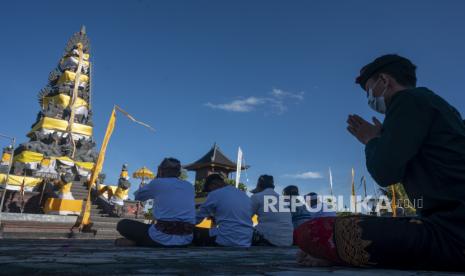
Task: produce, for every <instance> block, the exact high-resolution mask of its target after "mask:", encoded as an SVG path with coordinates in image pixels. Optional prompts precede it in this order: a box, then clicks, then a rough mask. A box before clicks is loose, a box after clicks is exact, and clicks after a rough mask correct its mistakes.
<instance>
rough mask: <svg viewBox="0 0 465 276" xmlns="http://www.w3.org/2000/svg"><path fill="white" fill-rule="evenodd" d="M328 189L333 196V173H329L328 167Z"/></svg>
mask: <svg viewBox="0 0 465 276" xmlns="http://www.w3.org/2000/svg"><path fill="white" fill-rule="evenodd" d="M329 191H330V193H331V196H333V174H332V173H331V168H329Z"/></svg>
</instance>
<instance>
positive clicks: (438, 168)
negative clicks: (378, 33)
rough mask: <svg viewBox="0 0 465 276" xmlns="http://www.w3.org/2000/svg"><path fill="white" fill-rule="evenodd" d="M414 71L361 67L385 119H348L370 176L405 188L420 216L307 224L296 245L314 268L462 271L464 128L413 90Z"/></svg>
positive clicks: (434, 100)
mask: <svg viewBox="0 0 465 276" xmlns="http://www.w3.org/2000/svg"><path fill="white" fill-rule="evenodd" d="M415 69H416V66H415V65H413V64H412V62H410V61H409V60H408V59H406V58H404V57H401V56H398V55H385V56H381V57H379V58H377V59H375V60H374V61H373V62H372V63H370V64H368V65H366V66H365V67H363V68H362V70H361V72H360V76H359V77H358V78H357V79H356V83H358V84H359V85H360V87H361V88H362V89H363V90H364V91H365V93H366V94H367V96H368V104H369V106H370V107H371V108H373V109H374V110H375V111H377V112H379V113H381V114H385V119H384V122H383V123H381V122H380V121H378V120H377V119H375V118H373V124H371V123H369V122H367V121H365V120H364V119H362V118H361V117H360V116H358V115H350V116H349V118H348V120H347V122H348V127H347V128H348V131H349V132H350V133H351V134H352V135H353V136H355V137H356V138H357V139H358V140H359V141H360V142H361V143H362V144H363V145H365V155H366V165H367V168H368V171H369V173H370V174H371V176H372V177H373V179H374V180H375V181H376V182H377V183H378V184H379V185H380V186H382V187H387V186H389V185H392V184H396V183H399V182H401V183H402V184H403V185H404V187H405V191H406V193H407V195H408V197H409V199H410V200H411V201H412V202H419V200H421V201H422V206H418V208H417V217H415V218H407V217H401V218H389V217H360V216H354V217H337V218H319V219H315V220H312V221H310V222H307V223H304V224H303V225H301V226H300V227H299V228H298V229H297V230H296V231H297V235H296V236H297V244H298V245H299V247H300V248H301V249H302V250H303V251H305V252H306V253H308V256H310V257H312V258H313V259H312V260H310V264H318V263H319V261H318V259H319V260H321V259H323V262H328V261H329V262H331V263H333V264H334V263H336V264H346V265H353V266H378V267H393V268H394V267H395V268H409V269H441V270H442V269H444V270H464V269H465V125H464V124H463V119H462V117H461V115H460V114H459V112H458V111H457V110H456V109H455V108H454V107H453V106H452V105H450V104H449V103H448V102H447V101H445V100H444V99H443V98H441V97H440V96H438V95H437V94H435V93H434V92H433V91H431V90H429V89H427V88H424V87H416V81H417V78H416V74H415ZM316 248H319V250H316ZM354 252H356V254H354ZM315 258H317V259H315ZM307 261H309V260H307Z"/></svg>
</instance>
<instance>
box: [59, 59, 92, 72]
mask: <svg viewBox="0 0 465 276" xmlns="http://www.w3.org/2000/svg"><path fill="white" fill-rule="evenodd" d="M78 63H79V58H78V57H67V58H65V59H63V61H62V62H61V63H60V69H61V71H65V70H71V71H73V72H74V71H76V69H77V67H78ZM88 72H89V65H88V63H83V64H82V73H84V74H87V73H88Z"/></svg>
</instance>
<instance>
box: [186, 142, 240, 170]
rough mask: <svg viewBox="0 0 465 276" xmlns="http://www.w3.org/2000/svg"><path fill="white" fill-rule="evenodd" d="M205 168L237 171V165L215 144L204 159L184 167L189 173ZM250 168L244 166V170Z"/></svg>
mask: <svg viewBox="0 0 465 276" xmlns="http://www.w3.org/2000/svg"><path fill="white" fill-rule="evenodd" d="M205 167H220V168H224V169H227V170H230V171H232V172H233V171H234V172H235V171H236V169H237V163H235V162H233V161H231V160H230V159H229V158H228V157H226V155H225V154H224V153H223V152H222V151H221V150H220V147H218V145H217V144H216V143H215V144H214V145H213V147H212V148H211V149H210V151H208V152H207V153H206V154H205V155H204V156H203V157H202V158H200V159H199V160H197V161H195V162H194V163H191V164H188V165H185V166H184V169H186V170H189V171H196V170H199V169H202V168H205ZM248 167H249V166H242V169H243V170H244V169H247V168H248Z"/></svg>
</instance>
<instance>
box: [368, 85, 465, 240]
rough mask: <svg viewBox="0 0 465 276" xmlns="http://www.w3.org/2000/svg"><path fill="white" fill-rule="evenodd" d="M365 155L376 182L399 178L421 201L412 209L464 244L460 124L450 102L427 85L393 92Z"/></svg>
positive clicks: (464, 139)
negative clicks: (380, 125) (381, 127)
mask: <svg viewBox="0 0 465 276" xmlns="http://www.w3.org/2000/svg"><path fill="white" fill-rule="evenodd" d="M365 154H366V163H367V168H368V171H369V172H370V174H371V176H372V177H373V179H375V181H376V182H377V183H378V184H379V185H380V186H383V187H386V186H388V185H391V184H395V183H398V182H402V183H403V185H404V187H405V190H406V192H407V194H408V196H409V198H410V199H411V200H417V201H416V202H419V201H418V199H422V201H423V208H418V209H417V213H418V214H419V215H420V216H422V217H423V218H425V220H428V221H430V222H431V223H432V224H433V225H438V226H440V227H441V228H442V229H443V230H445V231H446V232H447V233H450V234H452V236H453V237H455V238H456V239H457V241H458V242H460V243H461V244H462V245H463V246H465V124H464V121H463V120H462V118H461V116H460V114H459V112H458V111H457V110H456V109H455V108H454V107H453V106H451V105H450V104H449V103H447V102H446V101H445V100H444V99H442V98H441V97H439V96H438V95H436V94H435V93H433V92H432V91H430V90H429V89H427V88H415V89H408V90H404V91H401V92H399V93H397V94H396V95H394V96H393V98H392V99H391V102H390V104H389V106H388V109H387V112H386V118H385V120H384V123H383V129H382V132H381V136H380V137H378V138H374V139H372V140H371V141H370V142H369V143H368V144H367V145H366V148H365Z"/></svg>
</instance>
